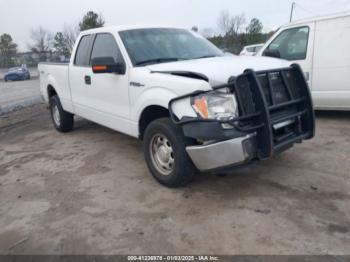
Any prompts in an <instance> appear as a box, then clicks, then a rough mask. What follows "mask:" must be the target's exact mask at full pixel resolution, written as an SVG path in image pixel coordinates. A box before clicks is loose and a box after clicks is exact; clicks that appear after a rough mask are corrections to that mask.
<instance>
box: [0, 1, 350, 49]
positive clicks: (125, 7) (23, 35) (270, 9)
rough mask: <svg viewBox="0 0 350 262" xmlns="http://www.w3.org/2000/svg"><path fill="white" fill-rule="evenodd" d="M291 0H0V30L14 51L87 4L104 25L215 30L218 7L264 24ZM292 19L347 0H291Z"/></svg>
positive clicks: (284, 15) (276, 21)
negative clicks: (37, 31)
mask: <svg viewBox="0 0 350 262" xmlns="http://www.w3.org/2000/svg"><path fill="white" fill-rule="evenodd" d="M292 2H293V0H0V35H1V34H3V33H8V34H11V36H12V38H13V39H14V41H15V42H16V43H17V44H18V46H19V50H20V51H25V50H27V47H28V44H29V43H30V31H31V30H32V29H35V28H37V27H39V26H42V27H44V28H46V29H48V30H50V31H52V32H57V31H60V30H62V28H63V26H64V25H67V26H73V25H76V24H78V23H79V21H80V20H81V18H82V17H83V15H84V14H85V13H86V12H87V11H89V10H93V11H95V12H97V13H101V14H102V15H103V17H104V19H105V21H106V25H121V24H152V25H167V26H177V27H184V28H191V27H192V26H193V25H196V26H197V27H199V29H200V30H201V29H204V28H212V29H213V30H214V31H215V30H217V19H218V16H219V14H220V12H221V11H222V10H228V11H229V12H230V13H231V14H232V15H234V14H241V13H244V14H245V16H246V19H247V20H250V19H251V18H253V17H256V18H258V19H259V20H260V21H261V22H262V23H263V25H264V30H265V31H269V30H275V29H277V28H278V27H279V26H281V25H283V24H285V23H287V22H288V21H289V15H290V7H291V4H292ZM294 2H296V4H297V5H296V9H295V13H294V20H297V19H302V18H306V17H313V16H318V15H324V14H329V13H337V12H344V11H350V0H307V1H305V0H304V1H302V0H295V1H294Z"/></svg>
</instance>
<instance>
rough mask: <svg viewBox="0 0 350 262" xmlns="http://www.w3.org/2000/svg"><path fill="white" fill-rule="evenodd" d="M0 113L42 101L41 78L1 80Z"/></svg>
mask: <svg viewBox="0 0 350 262" xmlns="http://www.w3.org/2000/svg"><path fill="white" fill-rule="evenodd" d="M0 94H1V95H0V115H3V114H5V113H8V112H11V111H13V110H15V109H19V108H22V107H26V106H31V105H34V104H38V103H41V102H42V101H43V100H42V98H41V95H40V83H39V80H38V79H36V80H27V81H15V82H7V83H5V82H0Z"/></svg>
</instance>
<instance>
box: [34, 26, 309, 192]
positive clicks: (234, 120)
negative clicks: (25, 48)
mask: <svg viewBox="0 0 350 262" xmlns="http://www.w3.org/2000/svg"><path fill="white" fill-rule="evenodd" d="M39 72H40V89H41V93H42V95H43V97H44V99H45V101H46V102H47V103H48V104H49V108H50V112H51V117H52V120H53V125H54V127H55V128H56V129H57V130H58V131H59V132H68V131H71V130H72V129H73V123H74V115H78V116H81V117H83V118H85V119H88V120H91V121H93V122H96V123H98V124H101V125H103V126H106V127H109V128H111V129H114V130H116V131H119V132H122V133H125V134H127V135H130V136H133V137H136V138H139V139H141V140H143V144H144V155H145V160H146V163H147V166H148V168H149V170H150V172H151V173H152V175H153V176H154V178H155V179H156V180H157V181H159V182H160V183H161V184H163V185H165V186H168V187H177V186H181V185H185V184H186V183H188V182H189V181H191V178H192V177H193V175H194V174H195V173H199V172H198V171H200V172H224V171H227V170H229V169H231V168H233V167H236V166H241V165H245V164H248V163H251V162H253V161H256V160H263V159H267V158H270V157H272V156H273V155H275V154H278V153H280V152H282V151H285V150H287V149H289V148H290V147H292V146H293V145H294V144H295V143H300V142H302V141H303V140H306V139H311V138H312V137H313V136H314V133H315V122H314V121H315V120H314V112H313V107H312V100H311V97H310V91H309V88H308V85H307V82H306V80H305V78H304V75H303V73H302V71H301V69H300V67H299V66H298V65H297V64H291V63H290V62H287V61H285V60H281V59H276V58H270V57H239V56H233V55H227V54H225V53H223V52H222V51H220V50H219V49H218V48H217V47H215V46H214V45H213V44H211V43H210V42H209V41H208V40H206V39H205V38H203V37H202V36H200V35H198V34H197V33H195V32H192V31H190V30H186V29H178V28H169V27H154V26H153V27H152V26H151V27H149V26H142V27H140V26H134V27H130V26H116V27H105V28H98V29H92V30H87V31H83V32H81V34H80V35H79V37H78V39H77V42H76V44H75V47H74V49H73V53H72V56H71V60H70V62H69V64H54V63H51V64H50V63H41V64H39Z"/></svg>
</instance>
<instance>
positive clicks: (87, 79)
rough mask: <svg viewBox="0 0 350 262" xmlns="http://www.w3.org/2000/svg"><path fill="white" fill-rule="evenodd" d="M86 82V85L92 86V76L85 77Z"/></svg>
mask: <svg viewBox="0 0 350 262" xmlns="http://www.w3.org/2000/svg"><path fill="white" fill-rule="evenodd" d="M84 80H85V84H87V85H91V76H85V77H84Z"/></svg>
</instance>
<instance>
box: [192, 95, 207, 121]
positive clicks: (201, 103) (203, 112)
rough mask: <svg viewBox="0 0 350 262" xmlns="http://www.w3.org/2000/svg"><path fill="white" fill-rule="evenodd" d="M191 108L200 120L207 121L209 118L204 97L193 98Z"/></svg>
mask: <svg viewBox="0 0 350 262" xmlns="http://www.w3.org/2000/svg"><path fill="white" fill-rule="evenodd" d="M193 108H194V109H195V110H196V112H197V113H198V114H199V115H200V116H201V117H202V118H204V119H208V117H209V111H208V103H207V98H206V97H205V96H203V97H201V98H195V100H194V104H193Z"/></svg>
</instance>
